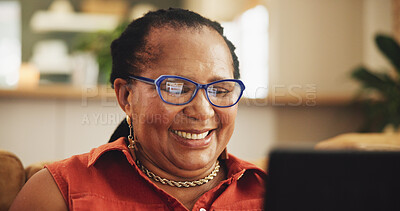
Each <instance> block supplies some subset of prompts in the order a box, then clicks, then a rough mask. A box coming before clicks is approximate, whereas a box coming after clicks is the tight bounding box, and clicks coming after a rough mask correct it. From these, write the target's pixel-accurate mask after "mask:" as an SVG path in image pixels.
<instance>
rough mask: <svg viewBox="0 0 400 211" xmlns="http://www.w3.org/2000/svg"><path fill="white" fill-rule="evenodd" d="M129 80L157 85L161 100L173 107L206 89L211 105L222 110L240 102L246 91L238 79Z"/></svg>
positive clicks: (190, 99)
mask: <svg viewBox="0 0 400 211" xmlns="http://www.w3.org/2000/svg"><path fill="white" fill-rule="evenodd" d="M129 78H131V79H136V80H138V81H142V82H145V83H148V84H153V85H155V86H156V88H157V92H158V95H159V96H160V98H161V100H162V101H164V102H165V103H168V104H171V105H185V104H188V103H190V102H191V101H192V100H193V98H194V97H195V96H196V94H197V92H198V91H199V89H204V90H205V93H206V97H207V100H208V102H210V103H211V105H213V106H216V107H221V108H224V107H231V106H234V105H235V104H236V103H237V102H239V99H240V97H242V94H243V90H244V89H245V86H244V84H243V82H242V81H241V80H237V79H225V80H219V81H214V82H212V83H209V84H199V83H196V82H194V81H192V80H190V79H187V78H184V77H180V76H174V75H162V76H160V77H158V78H157V79H156V80H153V79H150V78H145V77H140V76H129Z"/></svg>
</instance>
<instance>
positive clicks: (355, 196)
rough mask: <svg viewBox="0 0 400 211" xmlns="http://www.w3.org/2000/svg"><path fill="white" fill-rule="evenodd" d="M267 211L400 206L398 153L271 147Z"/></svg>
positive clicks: (388, 207)
mask: <svg viewBox="0 0 400 211" xmlns="http://www.w3.org/2000/svg"><path fill="white" fill-rule="evenodd" d="M266 192H267V193H266V200H265V210H268V211H277V210H279V211H295V210H307V211H313V210H316V211H324V210H326V211H331V210H332V211H333V210H335V211H336V210H338V211H343V210H352V211H357V210H360V211H361V210H362V211H365V210H384V211H386V210H399V211H400V153H397V152H359V151H358V152H350V151H311V150H309V151H305V150H301V151H296V150H274V151H272V152H271V153H270V160H269V167H268V179H267V187H266Z"/></svg>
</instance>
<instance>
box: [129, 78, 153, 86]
mask: <svg viewBox="0 0 400 211" xmlns="http://www.w3.org/2000/svg"><path fill="white" fill-rule="evenodd" d="M129 78H132V79H136V80H138V81H141V82H145V83H148V84H153V85H154V82H155V80H153V79H150V78H145V77H140V76H129Z"/></svg>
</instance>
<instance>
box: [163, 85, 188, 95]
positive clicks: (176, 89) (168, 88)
mask: <svg viewBox="0 0 400 211" xmlns="http://www.w3.org/2000/svg"><path fill="white" fill-rule="evenodd" d="M160 89H161V91H164V92H167V93H168V94H169V95H173V96H181V95H183V94H187V93H191V92H192V91H193V89H192V87H190V86H188V85H186V84H185V83H183V82H180V81H174V82H171V81H167V82H165V83H162V84H161V86H160Z"/></svg>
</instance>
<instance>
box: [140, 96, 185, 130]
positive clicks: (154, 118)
mask: <svg viewBox="0 0 400 211" xmlns="http://www.w3.org/2000/svg"><path fill="white" fill-rule="evenodd" d="M142 96H143V97H140V96H137V97H133V98H132V100H133V102H135V103H134V104H133V106H132V116H133V119H134V122H135V126H136V128H137V129H138V131H143V132H144V133H149V132H150V133H153V134H154V133H157V134H159V135H160V134H161V133H163V131H164V132H165V131H166V130H164V129H167V128H169V126H170V125H171V124H172V122H173V120H174V117H175V116H176V113H177V112H178V111H176V109H174V108H171V106H169V105H167V104H165V103H164V102H162V100H161V99H160V97H159V96H158V95H157V94H155V95H154V94H147V95H144V94H143V95H142Z"/></svg>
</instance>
